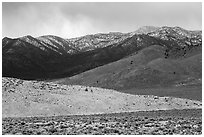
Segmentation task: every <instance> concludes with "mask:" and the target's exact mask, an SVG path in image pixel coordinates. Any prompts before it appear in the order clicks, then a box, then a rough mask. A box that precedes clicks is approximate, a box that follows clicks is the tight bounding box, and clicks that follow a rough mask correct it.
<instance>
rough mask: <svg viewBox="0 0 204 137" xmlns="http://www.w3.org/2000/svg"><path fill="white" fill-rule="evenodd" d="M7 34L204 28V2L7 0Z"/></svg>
mask: <svg viewBox="0 0 204 137" xmlns="http://www.w3.org/2000/svg"><path fill="white" fill-rule="evenodd" d="M2 18H3V19H2V23H3V24H2V25H3V26H2V27H3V33H2V35H3V37H5V36H7V37H12V38H15V37H20V36H24V35H32V36H34V37H38V36H41V35H56V36H60V37H63V38H71V37H77V36H82V35H86V34H94V33H99V32H113V31H114V32H115V31H117V32H118V31H119V32H131V31H135V30H136V29H138V28H139V27H141V26H147V25H151V26H180V27H183V28H185V29H189V30H200V29H202V4H201V2H200V3H136V2H135V3H5V2H4V3H3V5H2Z"/></svg>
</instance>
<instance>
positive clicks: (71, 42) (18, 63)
mask: <svg viewBox="0 0 204 137" xmlns="http://www.w3.org/2000/svg"><path fill="white" fill-rule="evenodd" d="M155 44H156V45H161V46H163V47H166V48H167V49H166V53H165V55H166V58H178V57H181V56H187V55H186V52H187V51H190V50H192V49H194V48H200V47H201V44H202V40H201V32H200V31H187V30H184V29H182V28H178V27H161V28H157V27H143V28H141V29H139V30H138V31H135V32H131V33H108V34H95V35H87V36H84V37H79V38H73V39H68V40H67V39H63V38H59V37H56V36H50V35H48V36H41V37H37V38H33V37H32V36H25V37H21V38H16V39H10V38H4V39H3V40H2V62H3V64H2V70H3V76H7V77H16V78H22V79H53V78H62V77H69V76H73V75H75V74H79V73H81V72H84V71H87V70H90V69H93V68H96V67H98V66H102V65H105V64H108V63H111V62H114V61H117V60H120V59H122V58H124V57H127V56H130V55H132V54H136V53H137V52H138V51H139V50H141V49H143V48H146V47H148V46H151V45H155ZM191 54H194V53H191Z"/></svg>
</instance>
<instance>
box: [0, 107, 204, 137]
mask: <svg viewBox="0 0 204 137" xmlns="http://www.w3.org/2000/svg"><path fill="white" fill-rule="evenodd" d="M201 114H202V110H201V109H200V110H168V111H151V112H132V113H116V114H98V115H78V116H76V115H75V116H53V117H27V118H3V122H2V133H3V135H6V134H11V135H21V134H23V135H86V134H92V135H105V134H106V135H121V134H122V135H145V134H149V135H176V134H179V135H201V134H202V116H201Z"/></svg>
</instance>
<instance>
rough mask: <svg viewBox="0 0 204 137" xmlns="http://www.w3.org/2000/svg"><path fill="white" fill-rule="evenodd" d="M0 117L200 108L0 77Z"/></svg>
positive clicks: (189, 103)
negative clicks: (0, 95) (0, 114)
mask: <svg viewBox="0 0 204 137" xmlns="http://www.w3.org/2000/svg"><path fill="white" fill-rule="evenodd" d="M2 82H3V83H2V86H3V88H2V112H3V114H2V116H3V117H25V116H54V115H71V114H72V115H76V114H98V113H115V112H132V111H150V110H170V109H198V108H202V103H201V102H200V101H194V100H189V99H181V98H172V97H157V96H147V95H146V96H142V95H129V94H123V93H119V92H117V91H115V90H108V89H102V88H94V87H85V86H77V85H72V86H67V85H58V84H54V83H46V82H37V81H24V80H19V79H14V78H3V79H2Z"/></svg>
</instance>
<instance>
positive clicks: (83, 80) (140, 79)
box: [55, 45, 202, 100]
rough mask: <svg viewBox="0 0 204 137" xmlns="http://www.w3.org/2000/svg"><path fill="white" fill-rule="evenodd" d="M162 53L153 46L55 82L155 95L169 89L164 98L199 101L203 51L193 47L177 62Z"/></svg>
mask: <svg viewBox="0 0 204 137" xmlns="http://www.w3.org/2000/svg"><path fill="white" fill-rule="evenodd" d="M165 52H166V48H165V47H163V46H160V45H152V46H149V47H147V48H144V49H142V50H140V51H139V52H138V53H137V54H133V55H131V56H128V57H126V58H124V59H121V60H118V61H116V62H113V63H110V64H107V65H104V66H102V67H98V68H95V69H92V70H90V71H86V72H84V73H81V74H79V75H75V76H73V77H70V78H65V79H59V80H56V81H55V82H57V83H61V84H79V85H86V86H94V87H102V88H108V89H115V90H119V91H122V92H125V93H131V94H137V93H139V94H142V92H140V91H141V90H142V89H147V90H150V92H148V94H153V95H158V96H160V95H162V96H164V95H165V93H166V92H165V93H164V92H162V91H161V89H163V90H165V88H167V89H168V88H169V89H172V92H174V93H173V94H171V93H170V94H169V93H166V95H170V96H175V97H185V98H190V99H198V98H199V99H198V100H200V97H201V96H202V94H201V93H202V91H201V83H202V82H201V78H202V77H201V76H202V51H201V50H200V49H199V48H193V49H191V50H189V51H187V52H186V56H183V57H179V58H176V59H174V58H165V57H166V55H165ZM151 89H152V90H151ZM184 89H185V90H186V89H188V90H186V91H183V90H184ZM190 89H191V90H192V91H191V92H189V90H190ZM131 90H133V91H131ZM158 90H160V92H157V91H158ZM194 90H196V91H194ZM175 91H177V92H175ZM143 92H144V90H143ZM182 92H183V93H182ZM181 93H182V94H181ZM185 93H187V94H188V95H187V94H186V95H185ZM144 94H147V93H145V92H144ZM179 94H180V95H179ZM193 94H197V95H196V96H194V95H193Z"/></svg>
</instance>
